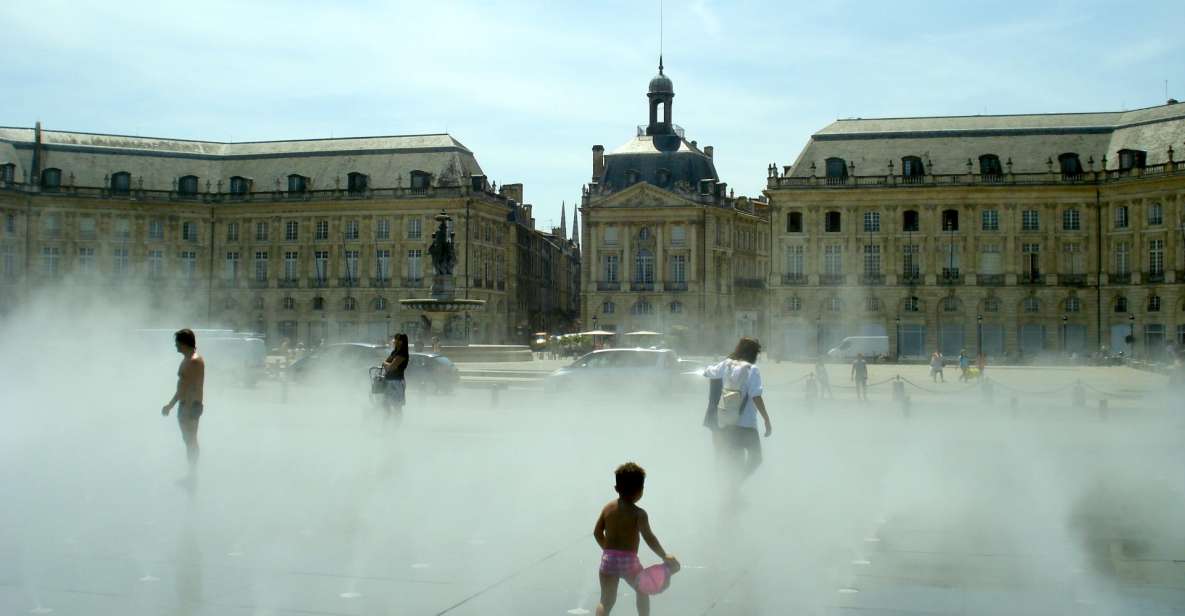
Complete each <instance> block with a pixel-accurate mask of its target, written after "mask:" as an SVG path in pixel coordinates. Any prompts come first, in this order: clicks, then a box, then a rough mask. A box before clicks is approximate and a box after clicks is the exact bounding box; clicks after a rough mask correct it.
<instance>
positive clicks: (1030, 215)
mask: <svg viewBox="0 0 1185 616" xmlns="http://www.w3.org/2000/svg"><path fill="white" fill-rule="evenodd" d="M1020 228H1021V230H1022V231H1040V230H1041V212H1038V211H1037V210H1025V211H1023V212H1021V215H1020Z"/></svg>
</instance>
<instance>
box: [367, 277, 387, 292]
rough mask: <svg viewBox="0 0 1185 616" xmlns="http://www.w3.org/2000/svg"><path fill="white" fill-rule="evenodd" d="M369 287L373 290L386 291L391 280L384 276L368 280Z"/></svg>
mask: <svg viewBox="0 0 1185 616" xmlns="http://www.w3.org/2000/svg"><path fill="white" fill-rule="evenodd" d="M370 286H371V287H372V288H375V289H386V288H387V287H390V286H391V279H390V278H387V277H385V276H380V277H378V278H371V279H370Z"/></svg>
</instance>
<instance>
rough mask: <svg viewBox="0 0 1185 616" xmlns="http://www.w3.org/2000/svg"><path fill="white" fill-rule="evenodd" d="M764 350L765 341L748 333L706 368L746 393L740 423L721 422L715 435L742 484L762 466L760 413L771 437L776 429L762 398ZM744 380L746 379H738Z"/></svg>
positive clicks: (707, 374) (708, 374) (709, 374)
mask: <svg viewBox="0 0 1185 616" xmlns="http://www.w3.org/2000/svg"><path fill="white" fill-rule="evenodd" d="M760 352H761V343H760V342H758V341H757V339H756V338H750V337H748V336H745V337H743V338H741V339H740V341H739V342H737V346H736V349H735V350H733V352H732V354H730V355H729V356H728V358H727V359H725V360H724V361H722V362H720V363H717V364H714V365H711V366H708V367H707V368H704V376H705V377H707V378H709V379H712V380H713V381H717V380H719V381H721V382H722V383H728V384H732V385H733V386H734V387H735V388H736V390H737V391H740V392H741V394H742V395H743V396H744V406H742V407H741V413H740V418H739V419H738V420H737V423H736V425H735V426H719V425H717V426H715V429H714V430H713V434H712V436H713V442H714V443H715V445H716V451H717V453H719V454H722V455H723V456H724V457H725V459H727V460H728V461H729V463H730V465H731V466H732V467H733V468H734V469H735V470H736V471H737V473H738V475H739V477H737V482H738V483H739V482H740V481H741V480H744V479H745V478H747V477H748V476H749V475H752V474H753V472H754V471H756V470H757V467H758V466H761V438H760V435H759V434H758V433H757V414H758V413H761V419H762V420H763V421H764V423H765V436H766V437H769V435H770V434H773V431H774V429H773V426H772V425H771V424H770V421H769V413H768V412H766V410H765V400H764V399H762V397H761V395H762V393H764V387H763V385H762V381H761V371H760V370H758V369H757V365H756V364H757V355H758V353H760ZM746 371H748V377H747V378H745V372H746ZM742 380H743V381H744V382H738V381H742ZM725 387H727V385H725ZM709 427H711V426H709Z"/></svg>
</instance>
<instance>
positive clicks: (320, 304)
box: [313, 296, 325, 310]
mask: <svg viewBox="0 0 1185 616" xmlns="http://www.w3.org/2000/svg"><path fill="white" fill-rule="evenodd" d="M313 310H325V298H324V297H319V296H318V297H314V298H313Z"/></svg>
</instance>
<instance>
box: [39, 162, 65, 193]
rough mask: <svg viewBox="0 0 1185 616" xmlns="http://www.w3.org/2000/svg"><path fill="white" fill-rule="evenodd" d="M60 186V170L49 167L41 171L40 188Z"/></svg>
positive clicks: (53, 188) (48, 188) (57, 187)
mask: <svg viewBox="0 0 1185 616" xmlns="http://www.w3.org/2000/svg"><path fill="white" fill-rule="evenodd" d="M61 187H62V170H61V169H55V168H52V167H51V168H49V169H46V170H45V171H42V172H41V188H42V190H57V189H59V188H61Z"/></svg>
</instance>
